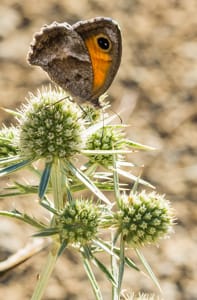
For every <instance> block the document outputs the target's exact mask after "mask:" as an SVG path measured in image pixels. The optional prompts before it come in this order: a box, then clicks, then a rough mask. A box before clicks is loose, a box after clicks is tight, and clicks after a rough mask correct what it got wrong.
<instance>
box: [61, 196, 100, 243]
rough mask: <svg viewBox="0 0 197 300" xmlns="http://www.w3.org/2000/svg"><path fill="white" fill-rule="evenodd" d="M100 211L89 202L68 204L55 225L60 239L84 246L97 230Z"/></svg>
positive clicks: (79, 201)
mask: <svg viewBox="0 0 197 300" xmlns="http://www.w3.org/2000/svg"><path fill="white" fill-rule="evenodd" d="M100 214H101V213H100V210H99V207H98V206H95V205H93V203H92V202H91V201H90V200H83V199H81V200H76V202H74V203H68V204H67V205H66V206H65V208H64V211H63V213H62V214H61V215H60V216H59V217H57V219H56V225H57V228H58V231H59V235H60V238H61V239H62V240H65V241H66V242H67V244H68V243H71V244H78V243H79V244H86V243H88V242H89V241H91V240H92V239H93V238H94V237H95V235H96V233H97V230H98V225H99V223H100Z"/></svg>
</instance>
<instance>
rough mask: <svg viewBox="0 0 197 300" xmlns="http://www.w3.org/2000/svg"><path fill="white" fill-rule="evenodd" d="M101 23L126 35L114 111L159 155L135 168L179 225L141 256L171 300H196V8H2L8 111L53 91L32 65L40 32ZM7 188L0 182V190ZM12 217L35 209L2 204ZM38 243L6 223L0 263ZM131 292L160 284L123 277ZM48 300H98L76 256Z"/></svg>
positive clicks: (17, 274) (171, 4)
mask: <svg viewBox="0 0 197 300" xmlns="http://www.w3.org/2000/svg"><path fill="white" fill-rule="evenodd" d="M95 16H108V17H111V18H113V19H115V20H117V21H118V22H119V24H120V27H121V29H122V38H123V56H122V63H121V66H120V70H119V72H118V75H117V77H116V79H115V81H114V82H113V84H112V86H111V87H110V89H109V92H108V94H109V100H110V101H111V103H112V108H113V110H114V111H116V112H117V113H118V112H119V111H122V112H121V113H120V115H121V118H122V119H123V121H124V122H125V123H129V124H131V126H130V127H129V129H128V136H129V137H130V138H131V139H134V140H136V141H138V142H142V143H146V144H148V145H151V146H155V147H156V148H157V149H158V150H157V151H154V152H151V153H150V152H149V153H137V154H135V156H133V157H132V159H133V161H134V162H136V163H139V164H144V165H145V167H144V172H143V177H144V178H145V179H147V180H149V181H150V182H151V183H152V184H154V185H156V187H157V190H158V192H160V193H165V194H166V197H167V198H168V199H170V200H171V202H172V206H173V207H174V209H175V210H176V216H177V218H178V220H177V225H176V228H175V234H174V235H173V236H172V238H171V239H169V240H166V241H163V242H162V243H161V244H160V247H158V248H155V247H149V248H148V249H144V251H143V252H144V254H145V255H146V257H147V258H148V261H149V262H150V264H151V266H152V267H153V270H154V271H155V273H156V275H157V276H158V278H159V280H160V282H161V286H162V289H163V291H164V294H163V299H167V300H196V299H197V288H196V284H197V271H196V269H197V255H196V253H197V252H196V251H197V250H196V239H197V238H196V237H197V227H196V216H197V209H196V192H197V185H196V178H197V160H196V154H197V127H196V121H197V101H196V99H197V1H196V0H189V1H187V0H168V1H165V0H154V1H146V0H119V1H106V0H100V1H96V0H89V1H88V0H80V1H77V0H64V1H63V0H59V1H57V0H56V1H55V0H47V1H46V0H45V1H36V0H31V1H25V0H21V1H17V0H15V1H14V0H1V2H0V106H1V107H2V106H3V107H7V108H16V107H18V106H19V105H20V103H21V102H23V101H24V99H25V97H26V96H27V94H28V92H29V91H31V92H34V91H36V90H37V88H40V87H41V86H42V85H44V84H48V83H49V79H48V77H47V75H46V74H45V73H44V72H43V71H42V70H41V69H40V68H37V67H30V66H29V65H28V64H27V62H26V55H27V52H28V48H29V44H30V42H31V40H32V35H33V33H34V32H35V31H38V30H39V29H40V27H41V26H42V25H43V24H45V23H48V24H49V23H51V22H53V21H58V22H63V21H66V22H69V23H71V24H72V23H74V22H76V21H78V20H82V19H88V18H92V17H95ZM123 109H125V111H124V110H123ZM0 119H1V120H0V121H1V122H2V123H5V124H6V125H8V124H10V122H11V118H10V116H9V115H8V114H5V113H4V112H2V111H1V113H0ZM5 182H6V179H1V186H3V185H4V184H5ZM13 207H16V208H21V210H23V209H24V208H25V209H27V210H29V211H30V212H32V214H33V211H34V209H36V204H34V203H33V201H29V200H28V201H27V200H26V199H23V200H21V199H6V200H3V201H2V200H1V202H0V209H3V208H4V209H10V208H13ZM31 234H32V231H31V228H29V227H28V226H24V225H21V223H19V222H13V221H11V220H8V219H5V218H1V220H0V259H4V258H5V257H7V255H9V254H11V253H13V252H15V251H16V250H17V249H19V248H21V247H23V246H24V245H25V243H26V242H27V240H28V238H29V236H30V235H31ZM130 255H132V253H131V254H130ZM45 257H46V252H42V253H41V254H39V255H37V256H35V257H33V258H32V259H30V260H29V261H27V262H25V263H24V264H23V265H21V266H19V267H18V268H16V269H15V270H14V271H12V272H9V273H7V274H6V275H5V276H4V277H1V278H0V300H1V299H2V300H4V299H7V300H11V299H14V300H27V299H30V297H31V294H32V291H33V288H34V286H35V282H36V276H37V274H38V273H39V272H40V270H41V267H42V265H43V264H44V261H45ZM133 259H134V260H135V261H136V262H138V261H137V258H136V257H135V256H134V257H133ZM98 280H99V282H100V284H101V286H102V288H103V290H104V299H110V286H109V285H108V283H106V282H105V281H104V280H103V277H102V276H101V274H98ZM124 288H127V289H131V288H132V289H133V290H134V291H139V290H141V291H149V292H154V291H155V292H157V290H156V289H155V287H154V286H153V284H152V282H150V281H149V280H148V279H146V278H144V277H143V276H142V275H139V274H138V273H136V272H135V271H132V270H129V271H127V272H126V274H125V283H124ZM44 299H45V300H63V299H64V300H79V299H84V300H85V299H86V300H91V299H93V294H92V291H91V288H90V286H89V283H88V280H87V278H86V275H85V273H84V271H83V269H82V267H81V265H80V259H79V257H78V256H77V254H76V255H75V254H73V253H72V252H69V251H68V252H67V253H66V254H65V255H64V257H62V258H61V259H60V261H59V262H58V264H57V267H56V269H55V272H54V274H53V277H52V278H51V280H50V285H49V287H48V289H47V291H46V294H45V297H44Z"/></svg>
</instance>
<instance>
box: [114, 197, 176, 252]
mask: <svg viewBox="0 0 197 300" xmlns="http://www.w3.org/2000/svg"><path fill="white" fill-rule="evenodd" d="M114 218H115V223H116V226H117V227H118V231H119V232H120V233H122V234H123V236H124V239H125V241H126V242H127V243H128V244H130V245H132V246H133V247H135V248H136V247H139V246H143V245H144V244H147V243H149V244H151V243H156V242H157V241H158V240H159V239H161V238H164V237H166V236H168V234H169V233H170V232H171V231H172V225H173V222H174V217H173V213H172V209H171V208H170V205H169V201H167V200H166V199H165V198H164V196H163V195H159V194H156V193H155V192H152V193H149V194H147V193H146V192H145V191H142V192H141V193H135V194H134V193H131V194H130V195H129V196H127V195H126V194H124V195H123V196H122V198H121V209H120V211H118V212H116V213H115V214H114Z"/></svg>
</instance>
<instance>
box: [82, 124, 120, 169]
mask: <svg viewBox="0 0 197 300" xmlns="http://www.w3.org/2000/svg"><path fill="white" fill-rule="evenodd" d="M123 138H124V134H123V132H122V131H121V130H120V129H119V128H115V127H113V126H105V127H102V128H100V129H99V130H97V131H96V132H94V133H93V134H92V135H90V136H89V137H88V139H87V142H86V149H88V150H95V154H94V155H89V157H90V163H92V164H93V163H97V164H100V165H102V166H105V167H108V166H111V165H112V164H113V156H112V154H96V150H120V149H122V148H123V145H124V139H123ZM119 158H120V155H119Z"/></svg>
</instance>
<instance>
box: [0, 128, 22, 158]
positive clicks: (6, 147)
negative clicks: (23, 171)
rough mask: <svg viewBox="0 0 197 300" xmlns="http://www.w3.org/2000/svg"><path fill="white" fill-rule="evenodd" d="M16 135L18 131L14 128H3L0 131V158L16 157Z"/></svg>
mask: <svg viewBox="0 0 197 300" xmlns="http://www.w3.org/2000/svg"><path fill="white" fill-rule="evenodd" d="M17 135H18V129H17V128H16V127H14V126H11V127H9V128H8V127H6V126H3V128H2V129H1V130H0V157H7V156H13V155H17V153H18V151H19V149H18V147H17V141H16V136H17Z"/></svg>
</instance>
